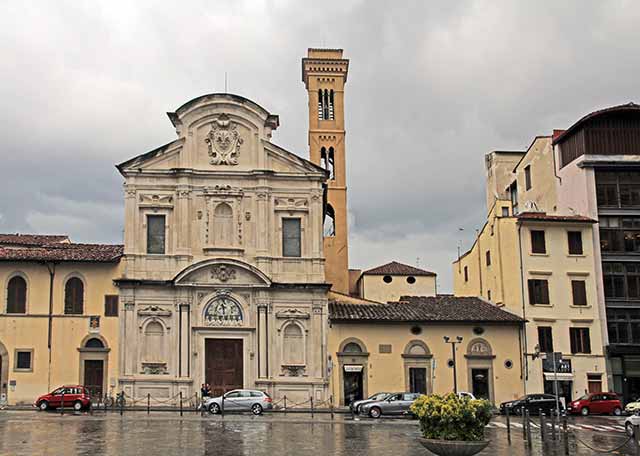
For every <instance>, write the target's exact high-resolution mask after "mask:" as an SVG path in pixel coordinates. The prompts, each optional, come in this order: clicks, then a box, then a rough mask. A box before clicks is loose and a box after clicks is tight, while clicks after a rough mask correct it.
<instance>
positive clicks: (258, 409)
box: [251, 404, 262, 415]
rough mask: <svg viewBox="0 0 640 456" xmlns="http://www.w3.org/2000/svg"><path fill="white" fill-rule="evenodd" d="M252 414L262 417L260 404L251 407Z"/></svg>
mask: <svg viewBox="0 0 640 456" xmlns="http://www.w3.org/2000/svg"><path fill="white" fill-rule="evenodd" d="M251 413H253V414H254V415H262V406H261V405H260V404H253V405H252V406H251Z"/></svg>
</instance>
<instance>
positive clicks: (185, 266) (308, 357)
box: [117, 94, 328, 401]
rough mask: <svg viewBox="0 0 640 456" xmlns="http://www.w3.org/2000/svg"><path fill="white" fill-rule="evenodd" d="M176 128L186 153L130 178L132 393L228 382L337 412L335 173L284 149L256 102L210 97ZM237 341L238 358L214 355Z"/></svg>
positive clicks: (124, 324) (125, 288) (126, 355)
mask: <svg viewBox="0 0 640 456" xmlns="http://www.w3.org/2000/svg"><path fill="white" fill-rule="evenodd" d="M169 118H170V120H171V122H172V123H173V125H174V126H175V129H176V133H177V135H178V139H176V140H175V141H172V142H171V143H169V144H166V145H164V146H162V147H159V148H158V149H155V150H153V151H151V152H148V153H146V154H143V155H140V156H138V157H135V158H133V159H131V160H129V161H127V162H124V163H122V164H120V165H118V169H119V170H120V172H121V173H122V175H123V176H124V177H125V185H124V188H125V211H126V216H125V272H124V276H123V277H122V278H121V279H119V280H117V283H118V286H119V289H120V300H121V303H122V313H121V318H120V344H121V345H120V353H121V356H120V363H121V364H120V378H119V384H120V387H121V388H122V389H123V390H124V391H125V392H126V393H127V394H128V395H129V396H132V397H137V398H143V397H146V395H147V394H148V393H150V394H151V395H152V396H153V397H154V398H159V399H161V398H169V397H172V396H174V395H176V394H177V393H178V392H180V391H182V393H183V395H184V396H185V397H188V396H191V395H193V394H194V393H196V392H197V391H199V387H200V385H201V384H202V383H204V382H205V381H207V380H209V379H210V378H213V377H215V378H216V379H220V378H223V379H226V380H220V381H219V382H218V383H220V382H221V383H222V384H225V385H227V386H229V385H235V386H242V387H245V388H258V389H262V390H266V391H267V392H269V393H270V394H272V396H273V397H274V398H275V399H276V400H277V399H278V398H279V397H282V396H283V395H285V394H286V395H287V397H288V398H291V400H294V401H299V400H307V399H309V397H310V396H313V397H314V399H315V400H324V399H326V397H327V394H328V377H327V370H328V369H327V353H326V345H327V298H326V291H327V288H328V285H326V284H325V278H324V259H323V252H322V215H323V183H324V181H325V179H326V174H325V172H324V171H323V170H322V169H321V168H319V167H317V166H315V165H314V164H312V163H311V162H309V161H307V160H304V159H302V158H300V157H298V156H296V155H294V154H292V153H290V152H288V151H286V150H284V149H282V148H280V147H278V146H276V145H274V144H272V143H271V142H270V139H271V133H272V131H273V130H275V129H276V128H277V127H278V117H277V116H275V115H272V114H269V113H268V112H267V111H266V110H265V109H263V108H262V107H260V106H258V105H257V104H255V103H254V102H252V101H250V100H247V99H245V98H242V97H239V96H235V95H230V94H213V95H205V96H202V97H198V98H196V99H194V100H191V101H189V102H187V103H186V104H184V105H183V106H181V107H180V108H179V109H178V110H177V111H176V112H175V113H169ZM154 216H155V218H154ZM157 216H160V219H158V217H157ZM159 220H160V221H159ZM291 220H294V222H290V221H291ZM295 220H299V222H297V221H295ZM283 223H287V233H288V234H287V236H288V237H287V240H285V239H283ZM291 223H293V226H294V228H296V229H294V230H293V231H291V230H289V227H290V226H291V225H290V224H291ZM298 224H299V225H298ZM298 226H299V229H297V227H298ZM291 233H293V238H294V239H293V240H291V239H290V237H291ZM296 236H297V237H296ZM296 239H299V249H297V250H299V256H298V255H297V253H296V242H298V241H297V240H296ZM292 242H293V244H291V243H292ZM284 243H287V246H285V245H283V244H284ZM291 245H293V246H294V248H293V254H292V253H291V251H288V252H287V253H288V254H287V255H285V252H284V250H283V249H288V248H291ZM223 339H232V340H233V342H232V343H231V345H230V346H229V347H231V348H229V350H230V351H229V353H226V354H225V353H212V351H215V347H218V348H219V347H225V345H224V342H222V345H220V343H218V342H217V341H220V340H223ZM211 341H214V342H211ZM212 343H213V345H211V344H212ZM216 344H217V345H216ZM206 347H210V348H206ZM207 350H209V351H207ZM225 350H226V349H225ZM233 350H237V353H236V352H233ZM234 353H236V354H234ZM225 356H226V357H231V358H233V359H234V360H235V363H228V364H229V365H228V366H226V365H223V364H224V363H223V364H222V365H221V364H220V362H221V361H220V359H226V358H224V357H225ZM227 371H228V372H227ZM225 376H226V377H225ZM234 376H235V377H234ZM240 383H241V384H240Z"/></svg>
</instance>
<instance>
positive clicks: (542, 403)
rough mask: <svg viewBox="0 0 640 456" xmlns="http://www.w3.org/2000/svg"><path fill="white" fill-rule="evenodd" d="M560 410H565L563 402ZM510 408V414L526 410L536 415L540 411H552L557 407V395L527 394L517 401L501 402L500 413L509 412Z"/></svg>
mask: <svg viewBox="0 0 640 456" xmlns="http://www.w3.org/2000/svg"><path fill="white" fill-rule="evenodd" d="M559 406H560V412H562V410H563V408H564V407H563V406H562V402H560V403H559ZM507 409H509V414H510V415H522V413H523V412H524V410H529V414H531V415H536V414H539V413H541V412H542V413H546V414H547V415H548V414H550V413H551V411H552V410H555V409H556V397H555V396H554V395H552V394H527V395H526V396H522V397H521V398H519V399H516V400H515V401H507V402H503V403H502V404H500V413H501V414H505V413H507Z"/></svg>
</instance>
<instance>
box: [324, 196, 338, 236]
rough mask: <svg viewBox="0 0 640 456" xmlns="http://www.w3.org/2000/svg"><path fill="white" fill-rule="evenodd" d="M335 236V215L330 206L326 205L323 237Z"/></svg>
mask: <svg viewBox="0 0 640 456" xmlns="http://www.w3.org/2000/svg"><path fill="white" fill-rule="evenodd" d="M335 235H336V213H335V211H334V210H333V207H332V206H331V204H327V210H326V213H325V214H324V237H332V236H335Z"/></svg>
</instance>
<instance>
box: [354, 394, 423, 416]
mask: <svg viewBox="0 0 640 456" xmlns="http://www.w3.org/2000/svg"><path fill="white" fill-rule="evenodd" d="M418 397H420V394H419V393H392V394H389V395H388V396H387V397H386V398H384V399H383V400H381V401H372V402H369V403H367V404H363V405H361V406H360V414H362V415H369V416H370V417H371V418H380V417H381V416H382V415H407V414H409V413H410V412H409V407H411V404H413V401H415V400H416V399H417V398H418Z"/></svg>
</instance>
